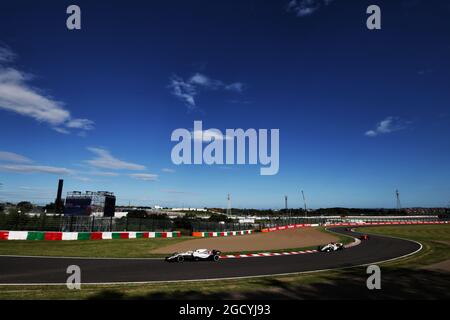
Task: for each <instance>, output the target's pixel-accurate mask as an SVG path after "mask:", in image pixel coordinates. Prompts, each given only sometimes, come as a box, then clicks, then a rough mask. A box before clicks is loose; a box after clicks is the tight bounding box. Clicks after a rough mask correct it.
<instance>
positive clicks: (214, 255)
mask: <svg viewBox="0 0 450 320" xmlns="http://www.w3.org/2000/svg"><path fill="white" fill-rule="evenodd" d="M219 259H220V251H219V250H208V249H197V250H192V251H186V252H175V253H174V254H172V255H170V256H168V257H166V261H167V262H183V261H216V262H217V261H219Z"/></svg>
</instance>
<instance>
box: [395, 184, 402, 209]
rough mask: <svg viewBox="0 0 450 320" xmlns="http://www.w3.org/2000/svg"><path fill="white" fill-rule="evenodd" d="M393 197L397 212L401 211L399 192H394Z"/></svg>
mask: <svg viewBox="0 0 450 320" xmlns="http://www.w3.org/2000/svg"><path fill="white" fill-rule="evenodd" d="M395 197H396V199H397V210H398V211H400V210H402V205H401V203H400V192H399V191H398V189H397V190H395Z"/></svg>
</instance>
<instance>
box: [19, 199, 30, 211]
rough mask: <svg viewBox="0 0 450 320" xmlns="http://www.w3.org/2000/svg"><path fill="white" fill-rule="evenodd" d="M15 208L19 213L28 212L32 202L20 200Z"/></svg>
mask: <svg viewBox="0 0 450 320" xmlns="http://www.w3.org/2000/svg"><path fill="white" fill-rule="evenodd" d="M17 209H18V210H20V212H21V213H28V212H30V211H31V210H33V204H32V203H31V202H28V201H21V202H19V203H18V204H17Z"/></svg>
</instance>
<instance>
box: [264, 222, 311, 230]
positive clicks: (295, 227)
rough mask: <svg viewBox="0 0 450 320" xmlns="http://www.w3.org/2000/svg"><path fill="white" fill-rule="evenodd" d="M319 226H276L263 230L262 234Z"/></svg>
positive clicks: (307, 224)
mask: <svg viewBox="0 0 450 320" xmlns="http://www.w3.org/2000/svg"><path fill="white" fill-rule="evenodd" d="M318 226H319V224H309V223H306V224H289V225H286V226H276V227H273V228H264V229H261V232H272V231H278V230H287V229H297V228H305V227H318Z"/></svg>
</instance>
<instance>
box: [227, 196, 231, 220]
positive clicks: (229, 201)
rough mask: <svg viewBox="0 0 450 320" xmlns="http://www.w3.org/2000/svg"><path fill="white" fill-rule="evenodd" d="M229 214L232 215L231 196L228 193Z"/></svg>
mask: <svg viewBox="0 0 450 320" xmlns="http://www.w3.org/2000/svg"><path fill="white" fill-rule="evenodd" d="M227 215H228V216H231V196H230V194H228V197H227Z"/></svg>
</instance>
